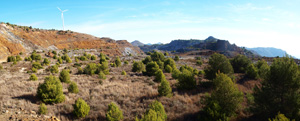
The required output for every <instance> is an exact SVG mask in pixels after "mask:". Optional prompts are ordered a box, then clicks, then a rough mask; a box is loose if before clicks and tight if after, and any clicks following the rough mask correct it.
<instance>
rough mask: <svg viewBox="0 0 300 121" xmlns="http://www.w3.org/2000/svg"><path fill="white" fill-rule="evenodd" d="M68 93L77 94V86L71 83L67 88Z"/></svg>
mask: <svg viewBox="0 0 300 121" xmlns="http://www.w3.org/2000/svg"><path fill="white" fill-rule="evenodd" d="M68 91H69V92H71V93H78V92H79V90H78V86H77V84H76V83H75V82H71V84H70V85H69V87H68Z"/></svg>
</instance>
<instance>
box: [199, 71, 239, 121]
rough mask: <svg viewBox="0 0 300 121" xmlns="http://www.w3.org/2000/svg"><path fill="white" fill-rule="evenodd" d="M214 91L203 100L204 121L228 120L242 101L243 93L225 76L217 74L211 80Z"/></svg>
mask: <svg viewBox="0 0 300 121" xmlns="http://www.w3.org/2000/svg"><path fill="white" fill-rule="evenodd" d="M213 84H214V90H213V92H212V93H211V95H210V96H209V95H207V96H206V97H205V99H204V105H205V107H204V108H203V112H204V116H201V117H202V118H203V119H202V120H205V121H217V120H228V119H229V118H230V117H232V116H234V115H235V112H236V111H237V110H238V109H239V106H240V104H241V103H242V101H243V93H242V92H240V91H239V90H238V88H237V86H236V85H235V84H234V83H233V82H232V80H231V78H229V77H228V76H227V75H226V74H223V73H219V74H217V75H216V78H215V79H214V80H213Z"/></svg>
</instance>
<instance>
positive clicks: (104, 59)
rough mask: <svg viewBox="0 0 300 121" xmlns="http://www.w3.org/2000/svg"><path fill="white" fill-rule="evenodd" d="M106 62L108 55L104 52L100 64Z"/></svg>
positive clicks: (101, 54)
mask: <svg viewBox="0 0 300 121" xmlns="http://www.w3.org/2000/svg"><path fill="white" fill-rule="evenodd" d="M104 62H107V57H106V56H105V55H104V54H103V53H100V64H102V63H104Z"/></svg>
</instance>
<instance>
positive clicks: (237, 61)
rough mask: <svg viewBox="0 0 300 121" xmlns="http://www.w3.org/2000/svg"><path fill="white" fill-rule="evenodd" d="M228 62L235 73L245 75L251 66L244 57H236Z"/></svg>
mask: <svg viewBox="0 0 300 121" xmlns="http://www.w3.org/2000/svg"><path fill="white" fill-rule="evenodd" d="M230 62H231V65H232V67H233V70H234V72H235V73H245V72H246V70H247V68H248V66H249V65H250V64H251V60H250V59H249V58H247V57H246V56H245V55H237V56H235V57H234V58H233V59H232V60H231V61H230Z"/></svg>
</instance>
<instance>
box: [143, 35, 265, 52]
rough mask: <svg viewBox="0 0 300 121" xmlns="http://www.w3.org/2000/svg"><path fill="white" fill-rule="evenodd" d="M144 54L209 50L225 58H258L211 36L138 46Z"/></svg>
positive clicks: (243, 49)
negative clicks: (159, 51) (202, 38)
mask: <svg viewBox="0 0 300 121" xmlns="http://www.w3.org/2000/svg"><path fill="white" fill-rule="evenodd" d="M140 48H141V49H142V50H143V51H144V52H148V51H152V50H154V49H157V50H164V51H176V52H181V53H182V52H189V51H195V50H211V51H215V52H219V53H222V54H224V55H226V56H230V57H233V56H235V55H237V54H244V55H247V56H248V57H252V56H259V55H257V54H254V53H252V52H251V51H248V50H246V49H245V48H241V47H238V46H237V45H235V44H230V43H229V41H227V40H220V39H217V38H214V37H212V36H210V37H208V38H207V39H205V40H197V39H190V40H173V41H172V42H170V43H168V44H162V45H158V44H155V45H144V46H140Z"/></svg>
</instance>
